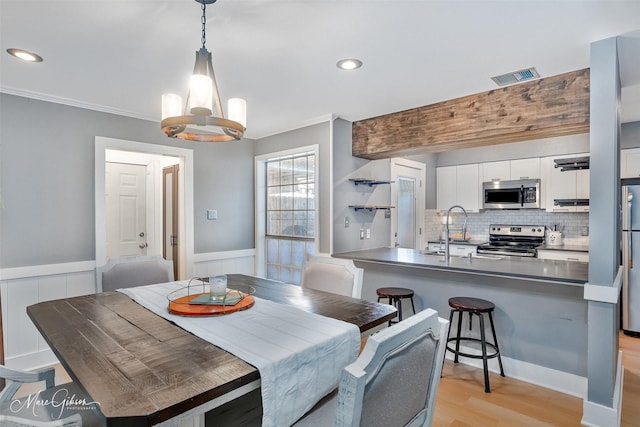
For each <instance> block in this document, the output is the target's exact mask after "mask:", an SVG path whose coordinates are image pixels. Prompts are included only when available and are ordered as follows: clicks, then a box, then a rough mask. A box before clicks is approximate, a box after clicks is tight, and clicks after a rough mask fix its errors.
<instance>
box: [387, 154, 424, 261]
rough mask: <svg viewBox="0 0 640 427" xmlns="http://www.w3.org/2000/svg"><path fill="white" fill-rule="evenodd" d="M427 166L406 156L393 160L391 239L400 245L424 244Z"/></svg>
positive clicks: (413, 247) (405, 246)
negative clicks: (406, 158)
mask: <svg viewBox="0 0 640 427" xmlns="http://www.w3.org/2000/svg"><path fill="white" fill-rule="evenodd" d="M425 173H426V165H425V164H424V163H419V162H414V161H410V160H405V159H392V161H391V181H393V182H394V183H393V184H392V185H391V204H392V206H395V209H391V242H392V244H393V245H394V246H396V247H401V248H410V249H422V248H423V246H424V238H423V230H422V229H423V227H424V206H425V194H424V180H425Z"/></svg>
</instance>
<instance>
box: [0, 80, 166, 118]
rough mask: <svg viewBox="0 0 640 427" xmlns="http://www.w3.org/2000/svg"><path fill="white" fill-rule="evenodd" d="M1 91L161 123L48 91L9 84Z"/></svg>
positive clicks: (0, 87)
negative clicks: (37, 90)
mask: <svg viewBox="0 0 640 427" xmlns="http://www.w3.org/2000/svg"><path fill="white" fill-rule="evenodd" d="M0 93H6V94H7V95H15V96H21V97H23V98H31V99H37V100H39V101H45V102H52V103H55V104H62V105H67V106H69V107H77V108H84V109H85V110H92V111H99V112H101V113H108V114H116V115H118V116H124V117H131V118H133V119H140V120H147V121H151V122H157V123H160V120H158V119H157V118H151V117H148V116H144V115H142V114H136V113H134V112H131V111H126V110H121V109H119V108H113V107H107V106H104V105H98V104H91V103H88V102H81V101H78V100H75V99H71V98H64V97H61V96H55V95H50V94H47V93H40V92H33V91H29V90H24V89H18V88H14V87H9V86H0Z"/></svg>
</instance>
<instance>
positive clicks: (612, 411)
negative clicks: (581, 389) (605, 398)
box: [581, 351, 624, 427]
mask: <svg viewBox="0 0 640 427" xmlns="http://www.w3.org/2000/svg"><path fill="white" fill-rule="evenodd" d="M617 369H618V372H616V383H615V385H614V390H613V405H612V407H611V408H609V407H608V406H604V405H600V404H598V403H594V402H590V401H589V400H587V399H588V397H585V399H584V401H583V402H582V421H581V424H582V425H583V426H588V427H614V426H617V427H619V426H620V420H621V417H622V386H623V384H624V369H623V366H622V352H621V351H619V352H618V364H617Z"/></svg>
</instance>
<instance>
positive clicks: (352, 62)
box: [336, 58, 362, 70]
mask: <svg viewBox="0 0 640 427" xmlns="http://www.w3.org/2000/svg"><path fill="white" fill-rule="evenodd" d="M336 66H337V67H338V68H340V69H341V70H355V69H356V68H360V67H362V61H360V60H359V59H353V58H349V59H341V60H340V61H338V63H337V64H336Z"/></svg>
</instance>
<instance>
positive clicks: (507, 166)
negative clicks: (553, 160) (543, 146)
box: [482, 157, 540, 182]
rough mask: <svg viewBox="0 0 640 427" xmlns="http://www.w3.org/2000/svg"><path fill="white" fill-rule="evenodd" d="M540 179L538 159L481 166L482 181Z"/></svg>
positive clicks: (490, 163) (489, 163)
mask: <svg viewBox="0 0 640 427" xmlns="http://www.w3.org/2000/svg"><path fill="white" fill-rule="evenodd" d="M538 178H540V158H539V157H532V158H528V159H518V160H503V161H500V162H487V163H483V164H482V181H483V182H487V181H497V180H500V181H507V180H515V179H538Z"/></svg>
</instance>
